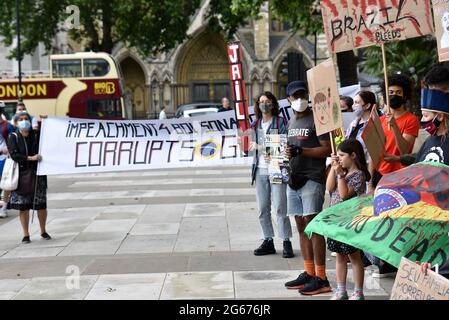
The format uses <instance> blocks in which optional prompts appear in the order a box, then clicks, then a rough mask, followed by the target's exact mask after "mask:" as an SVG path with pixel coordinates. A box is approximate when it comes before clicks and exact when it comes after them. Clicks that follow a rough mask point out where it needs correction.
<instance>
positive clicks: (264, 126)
mask: <svg viewBox="0 0 449 320" xmlns="http://www.w3.org/2000/svg"><path fill="white" fill-rule="evenodd" d="M261 121H262V122H261V124H262V130H260V129H259V134H260V137H259V141H265V135H266V133H267V130H268V128H269V127H270V124H271V121H272V120H270V121H268V122H263V120H261ZM262 134H263V135H262ZM260 139H262V140H260ZM262 148H265V145H262ZM263 151H264V150H259V165H258V167H259V169H260V168H263V169H268V165H267V163H266V161H265V156H264V152H263Z"/></svg>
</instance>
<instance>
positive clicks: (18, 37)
mask: <svg viewBox="0 0 449 320" xmlns="http://www.w3.org/2000/svg"><path fill="white" fill-rule="evenodd" d="M19 7H20V0H16V23H17V25H16V27H17V62H18V64H19V90H18V91H19V92H18V93H17V100H18V102H22V53H21V52H20V14H19Z"/></svg>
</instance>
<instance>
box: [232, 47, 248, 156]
mask: <svg viewBox="0 0 449 320" xmlns="http://www.w3.org/2000/svg"><path fill="white" fill-rule="evenodd" d="M228 59H229V77H230V79H231V88H232V98H233V101H234V105H235V118H236V119H237V121H238V124H239V128H240V130H241V132H242V133H245V132H246V130H248V129H249V128H250V123H249V117H248V102H247V99H246V88H245V81H244V80H243V65H242V62H243V52H242V47H241V44H240V42H239V41H237V42H230V43H228ZM248 147H249V141H248V136H243V151H244V152H245V153H247V152H248Z"/></svg>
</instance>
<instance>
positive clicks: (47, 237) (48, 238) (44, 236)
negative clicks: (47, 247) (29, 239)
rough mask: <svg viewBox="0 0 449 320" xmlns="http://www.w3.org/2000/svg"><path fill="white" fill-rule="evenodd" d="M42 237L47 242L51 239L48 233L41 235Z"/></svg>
mask: <svg viewBox="0 0 449 320" xmlns="http://www.w3.org/2000/svg"><path fill="white" fill-rule="evenodd" d="M41 237H42V238H44V239H45V240H50V239H51V237H50V235H49V234H48V233H47V232H44V233H43V234H41Z"/></svg>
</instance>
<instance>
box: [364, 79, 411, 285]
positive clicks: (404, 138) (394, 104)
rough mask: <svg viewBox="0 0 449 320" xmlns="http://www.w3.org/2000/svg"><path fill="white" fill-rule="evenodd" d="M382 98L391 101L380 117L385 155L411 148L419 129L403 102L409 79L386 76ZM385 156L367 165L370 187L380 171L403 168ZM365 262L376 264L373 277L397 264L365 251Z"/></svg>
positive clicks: (387, 273)
mask: <svg viewBox="0 0 449 320" xmlns="http://www.w3.org/2000/svg"><path fill="white" fill-rule="evenodd" d="M381 89H382V92H383V95H384V96H383V99H384V101H387V98H386V95H387V94H388V95H389V98H390V105H388V106H386V108H387V109H386V110H387V111H388V110H390V111H389V112H387V114H385V115H383V116H382V117H380V121H381V124H382V128H383V131H384V133H385V137H386V142H385V155H396V156H400V155H404V154H409V153H411V151H412V150H413V146H414V144H415V140H416V138H417V137H418V133H419V121H418V119H417V117H416V116H415V115H413V114H412V113H411V112H408V111H407V110H406V109H405V103H406V102H407V100H408V99H409V98H410V96H411V92H412V83H411V80H410V79H409V78H408V77H406V76H404V75H401V74H394V75H392V76H389V77H388V88H386V86H385V82H384V83H382V84H381ZM387 160H388V158H387V159H385V157H383V158H382V159H381V160H380V163H379V165H378V168H377V170H374V168H373V167H372V166H370V172H373V177H372V179H371V182H370V183H369V191H370V192H371V191H374V189H375V188H376V186H377V184H378V183H379V181H380V179H381V178H382V176H383V175H385V174H388V173H392V172H395V171H397V170H400V169H402V168H404V166H403V165H402V164H401V163H398V162H396V163H392V162H388V161H387ZM365 257H366V258H364V263H365V266H368V265H369V264H373V265H376V266H378V267H379V269H378V270H375V271H374V272H373V274H372V276H373V277H375V278H384V277H390V276H394V275H396V272H397V268H395V267H394V266H392V265H390V264H389V263H387V262H386V261H383V260H380V259H379V258H377V257H375V256H373V255H371V254H370V253H368V252H365Z"/></svg>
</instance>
